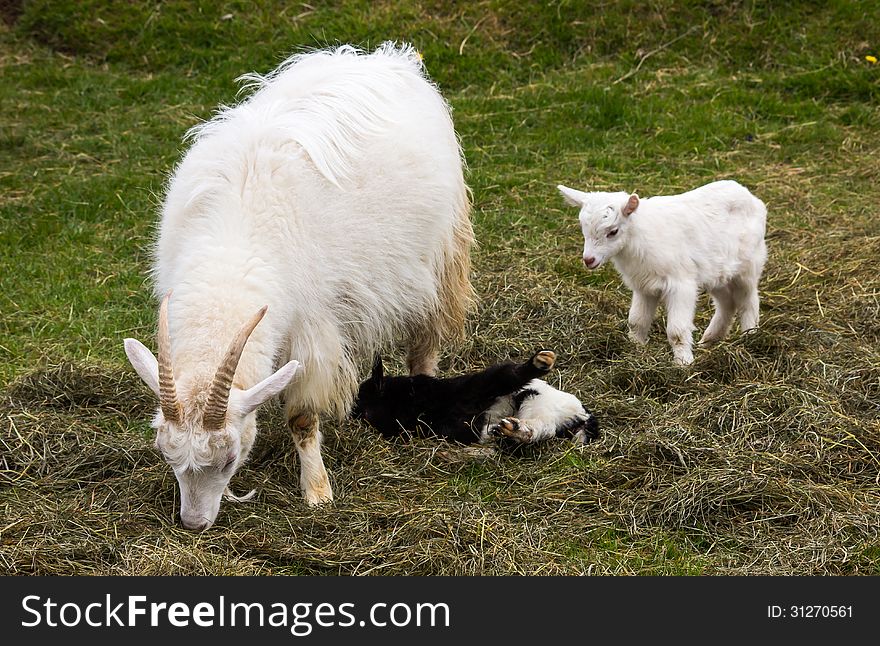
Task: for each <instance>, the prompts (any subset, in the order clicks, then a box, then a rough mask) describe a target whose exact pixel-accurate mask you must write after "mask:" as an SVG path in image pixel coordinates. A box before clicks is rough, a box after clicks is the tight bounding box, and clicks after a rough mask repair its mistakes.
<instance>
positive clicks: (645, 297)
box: [629, 291, 660, 345]
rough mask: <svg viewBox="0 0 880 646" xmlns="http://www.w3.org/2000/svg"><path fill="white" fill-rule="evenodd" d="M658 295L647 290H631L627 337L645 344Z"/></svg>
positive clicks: (655, 310) (655, 309) (658, 298)
mask: <svg viewBox="0 0 880 646" xmlns="http://www.w3.org/2000/svg"><path fill="white" fill-rule="evenodd" d="M659 300H660V297H659V296H657V295H654V294H649V293H647V292H639V291H633V295H632V303H631V304H630V306H629V338H630V339H632V340H633V341H635V342H636V343H638V344H639V345H645V344H646V343H647V342H648V334H649V333H650V331H651V323H653V322H654V314H655V313H656V312H657V303H658V302H659Z"/></svg>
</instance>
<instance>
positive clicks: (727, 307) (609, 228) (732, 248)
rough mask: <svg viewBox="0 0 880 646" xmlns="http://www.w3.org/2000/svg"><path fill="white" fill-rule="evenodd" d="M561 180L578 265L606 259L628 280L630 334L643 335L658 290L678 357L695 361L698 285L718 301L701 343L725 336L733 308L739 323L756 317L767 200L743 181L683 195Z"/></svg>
mask: <svg viewBox="0 0 880 646" xmlns="http://www.w3.org/2000/svg"><path fill="white" fill-rule="evenodd" d="M557 188H558V189H559V191H560V192H561V193H562V195H563V197H564V198H565V201H566V202H567V203H568V204H570V205H572V206H576V207H579V208H580V223H581V229H582V231H583V234H584V265H586V266H587V268H589V269H596V268H597V267H599V266H601V265H602V263H604V262H605V261H606V260H608V259H610V260H611V262H612V263H614V266H615V267H616V268H617V271H618V272H619V273H620V276H621V278H623V282H624V283H625V284H626V286H627V287H629V288H630V289H631V290H632V293H633V297H632V305H631V306H630V310H629V328H630V338H632V339H633V340H634V341H636V342H637V343H640V344H644V343H646V342H647V340H648V332H649V331H650V329H651V323H652V322H653V320H654V314H655V312H656V310H657V304H658V302H659V301H660V300H663V302H664V304H665V306H666V319H667V320H666V335H667V338H668V339H669V344H670V345H671V346H672V351H673V354H674V357H675V361H676V363H678V364H680V365H686V364H689V363H691V362H692V361H693V360H694V356H693V350H692V343H693V339H692V335H693V330H694V312H695V309H696V301H697V297H698V295H699V292H700V290H706V291H708V292H709V294H711V296H712V301H713V302H714V304H715V314H714V316H713V317H712V320H711V321H710V322H709V326H708V327H707V328H706V331H705V332H704V333H703V337H702V339H701V340H700V344H703V345H709V344H711V343H715V342H717V341H720V340H721V339H723V338H724V337H725V336H727V334H728V332H729V331H730V327H731V324H732V322H733V319H734V316H736V314H737V313H738V314H739V320H740V327H741V328H742V330H743V331H746V330H750V329H752V328H755V327H757V326H758V319H759V297H758V281H759V280H760V278H761V272H762V271H763V268H764V262H765V260H766V259H767V247H766V245H765V242H764V233H765V228H766V220H767V209H766V207H765V206H764V203H763V202H762V201H761V200H759V199H758V198H756V197H755V196H754V195H752V194H751V193H750V192H749V191H748V189H746V188H745V187H743V186H742V185H740V184H738V183H737V182H734V181H731V180H724V181H719V182H712V183H710V184H706V185H705V186H701V187H700V188H696V189H694V190H692V191H689V192H687V193H682V194H680V195H669V196H658V197H651V198H647V199H639V196H638V195H636V194H632V195H630V194H629V193H626V192H618V193H603V192H590V193H585V192H582V191H577V190H574V189H571V188H568V187H566V186H562V185H560V186H558V187H557Z"/></svg>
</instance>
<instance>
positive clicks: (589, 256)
mask: <svg viewBox="0 0 880 646" xmlns="http://www.w3.org/2000/svg"><path fill="white" fill-rule="evenodd" d="M556 188H558V189H559V192H560V193H562V197H563V198H564V199H565V202H566V203H567V204H569V205H571V206H576V207H578V208H579V209H580V210H581V212H580V215H579V217H578V219H579V220H580V223H581V231H582V232H583V234H584V265H586V267H587V268H588V269H596V268H598V267H599V266H600V265H602V263H604V262H605V261H606V260H608V259H609V258H611V257H613V256H614V255H615V254H616V253H617V252H619V251H620V250H621V249H622V248H623V246H624V245H625V244H626V240H627V229H628V228H629V224H630V222H629V217H630V216H631V215H632V214H633V212H634V211H635V210H636V209H637V208H639V196H638V195H636V194H635V193H633V194H632V195H630V194H629V193H624V192H619V193H601V192H593V193H585V192H583V191H577V190H575V189H573V188H568V187H567V186H562V185H561V184H560V185H559V186H557V187H556Z"/></svg>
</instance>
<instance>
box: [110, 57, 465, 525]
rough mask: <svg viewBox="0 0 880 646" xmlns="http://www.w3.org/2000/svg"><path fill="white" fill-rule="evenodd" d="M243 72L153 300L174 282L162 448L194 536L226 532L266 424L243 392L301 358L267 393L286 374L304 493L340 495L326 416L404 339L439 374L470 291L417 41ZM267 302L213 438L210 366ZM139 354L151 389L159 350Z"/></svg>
mask: <svg viewBox="0 0 880 646" xmlns="http://www.w3.org/2000/svg"><path fill="white" fill-rule="evenodd" d="M243 78H244V79H245V81H247V82H248V83H249V86H250V87H251V89H253V90H254V92H253V93H252V94H251V95H250V96H249V98H247V99H246V100H244V101H243V102H242V103H240V104H239V105H236V106H234V107H226V108H223V109H222V110H221V111H220V112H219V113H218V114H217V115H216V116H215V117H214V118H213V119H211V120H210V121H208V122H207V123H204V124H202V125H199V126H197V127H195V128H193V129H192V130H191V131H190V133H189V138H190V139H191V140H192V141H193V144H192V146H191V147H190V149H189V150H188V151H187V153H186V155H185V156H184V158H183V160H182V161H181V162H180V164H179V165H178V166H177V168H176V169H175V171H174V173H173V175H172V177H171V179H170V181H169V184H168V188H167V194H166V197H165V201H164V205H163V208H162V217H161V222H160V225H159V236H158V240H157V243H156V247H155V261H154V264H153V270H152V271H153V277H154V282H155V293H156V295H157V296H158V297H163V296H164V295H165V294H166V293H168V292H169V291H170V290H173V297H172V298H171V300H170V304H169V308H168V311H169V330H170V339H171V359H172V361H171V363H172V365H173V370H174V382H175V384H176V390H177V396H178V397H179V399H180V402H181V407H182V409H183V419H182V420H181V421H180V423H177V424H175V423H173V422H171V421H169V420H166V419H165V418H164V416H163V415H162V413H161V412H160V413H159V415H158V416H157V419H156V426H157V429H158V432H157V444H158V446H159V448H160V449H161V450H162V451H163V454H164V456H165V458H166V460H167V461H168V462H169V463H170V464H171V466H172V468H173V469H174V472H175V474H176V475H177V479H178V481H179V483H180V485H181V517H182V518H184V519H185V520H184V524H186V525H187V526H188V527H193V528H204V527H206V526H209V525H210V524H211V523H213V521H214V520H215V518H216V515H217V510H218V509H219V501H220V498H221V496H222V494H223V491H224V490H225V488H226V487H227V485H228V483H229V480H230V478H231V477H232V475H233V474H234V473H235V471H236V470H237V469H238V467H239V466H240V465H241V464H242V463H243V462H244V460H245V459H246V457H247V455H248V453H249V451H250V450H251V447H252V445H253V441H254V437H255V434H256V421H255V414H254V413H253V411H245V410H243V409H242V404H241V395H240V394H241V393H242V392H245V391H246V390H247V389H248V388H250V387H252V386H254V385H255V384H257V383H258V382H261V380H264V379H268V378H270V377H273V376H274V375H277V374H278V373H273V371H275V370H276V368H277V367H278V366H279V365H281V364H284V363H286V362H288V361H290V360H293V359H295V360H297V361H299V362H300V363H301V364H302V369H301V370H300V373H301V374H300V376H299V377H298V378H296V379H294V377H293V375H294V373H295V370H294V372H290V370H289V369H288V372H289V373H290V374H286V377H285V376H284V375H282V376H277V377H275V381H273V382H272V383H273V386H277V385H278V383H276V382H280V381H283V379H284V378H286V379H287V382H285V383H283V384H281V385H280V388H279V389H283V395H284V401H285V408H286V413H287V417H288V419H289V420H290V426H291V430H292V431H293V433H294V438H295V440H296V446H297V450H298V452H299V457H300V464H301V486H302V488H303V494H304V496H305V498H306V500H307V501H308V502H309V503H313V504H316V503H320V502H325V501H328V500H330V499H332V489H331V486H330V482H329V479H328V476H327V472H326V470H325V467H324V463H323V460H322V458H321V453H320V444H321V434H320V431H319V430H318V416H319V415H320V414H322V413H331V414H334V415H336V416H337V417H342V416H344V415H345V414H346V413H347V411H348V409H349V408H350V406H351V403H352V400H353V397H354V394H355V392H356V388H357V385H358V376H359V372H360V369H361V368H362V367H363V366H364V365H366V364H367V363H368V362H369V361H370V360H371V359H372V357H373V356H374V355H375V354H376V352H378V351H380V350H381V349H382V348H383V347H385V346H387V345H389V344H391V343H397V342H400V341H403V342H404V343H408V344H409V347H410V366H411V369H412V370H413V371H415V372H419V371H423V372H430V371H431V370H432V369H433V367H434V366H435V365H436V353H437V349H438V346H439V343H440V341H441V340H442V339H444V338H449V337H451V336H454V335H455V334H458V333H460V332H461V328H462V326H463V321H464V314H465V312H466V311H467V309H468V307H469V305H470V302H471V300H472V297H473V291H472V288H471V285H470V282H469V279H468V276H469V266H470V265H469V254H470V248H471V246H472V244H473V232H472V228H471V224H470V220H469V209H470V203H469V196H468V192H467V187H466V185H465V182H464V178H463V172H462V171H463V161H462V156H461V149H460V146H459V143H458V139H457V136H456V133H455V131H454V129H453V124H452V120H451V116H450V110H449V107H448V105H447V104H446V102H445V101H444V99H443V98H442V97H441V95H440V93H439V92H438V90H437V88H436V86H434V85H433V84H432V83H431V82H430V81H429V80H428V79H427V77H426V75H425V70H424V68H423V65H422V62H421V59H420V57H419V56H418V54H417V52H415V50H413V49H412V47H409V46H401V47H397V46H393V45H391V44H385V45H383V46H381V47H380V48H378V49H377V50H375V51H374V52H372V53H363V52H360V51H358V50H356V49H354V48H352V47H349V46H343V47H339V48H336V49H333V50H320V51H314V52H310V53H307V54H301V55H297V56H294V57H292V58H290V59H289V60H288V61H286V62H285V63H283V64H282V65H281V66H280V67H279V68H278V69H277V70H275V71H274V72H272V73H270V74H269V75H267V76H264V77H263V76H257V75H250V76H246V77H243ZM264 305H268V311H267V312H266V314H265V316H264V318H263V319H262V321H261V322H260V324H259V325H257V327H256V328H255V329H254V331H253V333H252V334H251V336H250V338H249V340H248V341H247V344H246V346H245V348H244V351H243V353H242V354H241V358H240V361H239V363H238V366H237V369H236V370H235V373H234V375H235V376H234V382H233V388H232V392H231V394H230V398H229V408H228V413H227V420H226V425H225V427H224V428H222V429H220V430H217V431H211V432H208V431H206V430H204V428H203V426H202V413H203V411H204V408H205V401H206V398H207V391H208V389H209V385H210V384H211V382H212V379H213V378H214V373H215V371H216V370H217V367H218V365H220V363H221V359H222V358H223V356H224V355H225V353H226V351H227V347H228V345H229V344H230V341H231V339H232V338H233V337H234V336H235V335H236V333H237V331H238V330H239V329H240V328H241V326H242V324H243V323H244V322H245V321H247V320H248V318H249V317H251V316H252V315H253V314H254V312H256V311H257V310H258V309H259V308H261V307H262V306H264ZM137 345H139V344H137ZM129 346H131V349H130V348H129ZM126 349H127V351H128V353H129V358H130V359H131V360H132V364H133V365H134V366H135V368H136V369H138V372H139V374H140V375H141V377H142V378H143V379H144V381H145V382H146V383H147V384H148V385H150V386H151V387H152V386H153V385H154V384H155V383H156V377H155V374H154V373H152V370H153V369H154V364H155V360H154V359H153V360H152V363H151V361H150V359H152V357H150V359H147V358H146V356H145V355H144V354H143V353H144V352H146V353H147V354H149V351H147V350H146V349H145V348H144V349H143V350H140V349H139V348H138V347H137V346H136V342H134V343H128V342H127V343H126ZM139 367H140V368H139ZM261 392H262V391H261ZM266 392H268V391H266ZM157 394H158V392H157ZM263 394H265V393H263ZM230 460H231V461H230ZM186 519H189V520H186Z"/></svg>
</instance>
